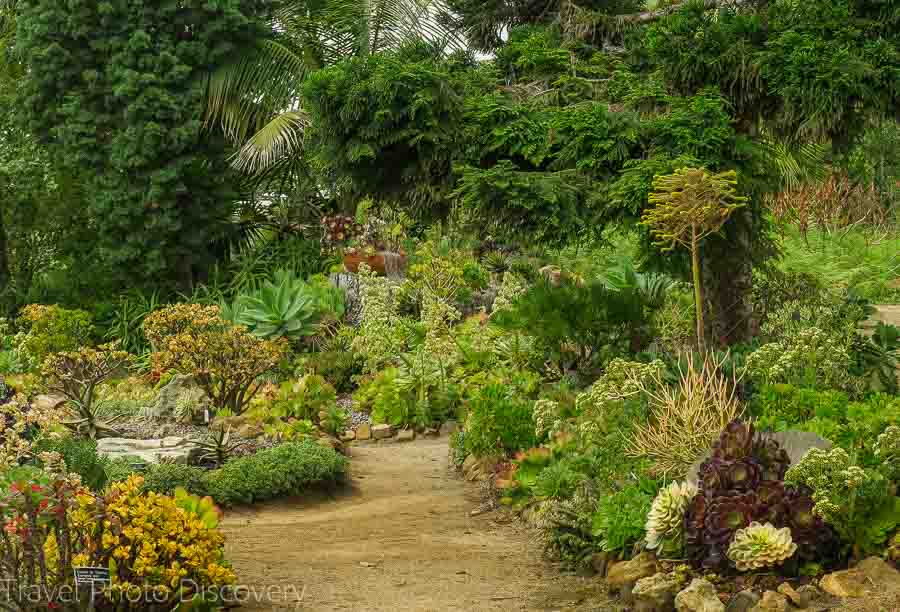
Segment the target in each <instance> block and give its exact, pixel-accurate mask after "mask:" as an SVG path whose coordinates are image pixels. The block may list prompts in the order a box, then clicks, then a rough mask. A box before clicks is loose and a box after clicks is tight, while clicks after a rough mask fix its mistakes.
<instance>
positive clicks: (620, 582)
mask: <svg viewBox="0 0 900 612" xmlns="http://www.w3.org/2000/svg"><path fill="white" fill-rule="evenodd" d="M656 569H657V567H656V555H654V554H653V553H651V552H642V553H641V554H639V555H637V556H636V557H634V558H633V559H630V560H628V561H622V562H621V563H616V564H615V565H613V566H612V567H610V568H609V570H608V572H607V574H606V583H607V584H608V585H609V586H611V587H613V588H618V589H621V588H622V587H624V586H625V585H627V584H634V583H636V582H637V581H638V580H640V579H641V578H649V577H650V576H653V575H654V574H656Z"/></svg>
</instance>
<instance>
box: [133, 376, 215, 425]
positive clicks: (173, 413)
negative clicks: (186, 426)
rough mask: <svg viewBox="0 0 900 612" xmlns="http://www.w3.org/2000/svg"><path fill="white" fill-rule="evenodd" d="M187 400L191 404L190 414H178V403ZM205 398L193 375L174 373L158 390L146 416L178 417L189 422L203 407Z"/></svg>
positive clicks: (154, 417)
mask: <svg viewBox="0 0 900 612" xmlns="http://www.w3.org/2000/svg"><path fill="white" fill-rule="evenodd" d="M185 402H187V403H188V404H189V405H191V407H192V410H191V411H190V414H179V413H180V412H183V410H182V409H179V403H181V404H183V403H185ZM204 403H205V399H204V396H203V393H202V391H200V390H199V388H198V387H197V383H196V382H195V381H194V377H193V376H188V375H186V374H176V375H175V376H173V377H172V380H170V381H169V382H168V383H166V386H164V387H163V388H162V389H160V391H159V395H158V396H157V397H156V401H155V402H153V405H152V406H150V407H149V408H147V412H146V414H147V417H149V418H151V419H175V418H179V417H180V420H183V421H185V422H190V421H191V420H192V419H193V415H194V414H195V413H197V412H198V411H200V410H202V409H203V408H204Z"/></svg>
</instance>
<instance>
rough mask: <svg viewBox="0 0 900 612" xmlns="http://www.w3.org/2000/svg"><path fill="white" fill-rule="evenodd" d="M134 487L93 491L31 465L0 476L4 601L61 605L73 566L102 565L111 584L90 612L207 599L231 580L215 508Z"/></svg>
mask: <svg viewBox="0 0 900 612" xmlns="http://www.w3.org/2000/svg"><path fill="white" fill-rule="evenodd" d="M142 486H143V478H141V477H139V476H132V477H131V478H129V479H128V480H127V481H125V482H120V483H116V484H114V485H112V486H111V487H110V488H109V489H108V490H107V492H106V493H104V494H103V495H94V494H92V493H91V492H90V491H89V490H88V489H86V488H84V487H82V486H80V485H79V484H78V483H77V482H75V481H72V480H69V479H66V478H60V477H57V476H54V475H52V474H49V473H47V472H42V471H40V470H38V469H37V468H27V467H26V468H15V469H13V470H9V471H7V472H6V473H4V474H3V476H2V477H0V521H2V524H3V530H2V532H0V564H2V565H3V567H4V570H5V571H4V577H9V578H11V579H12V584H11V585H9V586H10V588H9V589H8V591H9V593H10V594H11V596H12V597H28V594H29V593H33V592H36V591H37V592H40V593H45V594H47V595H48V597H54V598H57V599H58V601H47V602H45V603H47V604H48V605H50V604H54V603H55V604H59V603H69V602H66V601H64V600H65V598H66V597H67V596H68V595H70V594H74V593H75V592H76V591H75V589H74V588H73V584H72V581H73V571H72V569H73V568H74V567H103V568H108V569H109V571H110V578H111V584H110V585H108V586H107V587H106V588H105V589H104V590H103V592H102V594H100V596H99V598H98V599H97V601H96V602H95V603H96V609H98V610H106V609H121V605H122V604H127V608H128V609H129V610H142V609H144V610H150V609H154V610H155V609H165V610H170V609H173V608H174V607H175V606H176V605H178V603H179V602H186V601H194V602H199V601H203V602H206V603H215V601H211V599H213V600H214V599H215V595H216V594H221V593H222V592H223V591H224V590H225V589H227V588H228V587H229V585H232V584H233V583H234V582H235V575H234V572H233V571H232V570H231V568H230V567H229V565H228V563H227V562H226V561H225V559H224V536H223V534H222V533H221V532H220V531H219V530H218V529H216V528H215V527H216V525H217V524H218V516H219V511H218V509H217V508H215V506H214V505H212V503H211V500H208V499H204V500H201V499H199V498H197V499H194V498H193V496H190V495H187V494H186V493H183V492H182V493H180V494H179V496H178V498H173V497H169V496H165V495H160V494H157V493H152V492H150V493H144V492H142ZM7 570H8V571H7ZM38 589H39V590H38ZM84 595H85V594H84V593H82V594H81V596H82V597H83V596H84ZM21 603H22V604H23V605H24V604H25V603H26V602H24V601H23V602H21ZM23 609H26V608H23ZM27 609H31V608H27Z"/></svg>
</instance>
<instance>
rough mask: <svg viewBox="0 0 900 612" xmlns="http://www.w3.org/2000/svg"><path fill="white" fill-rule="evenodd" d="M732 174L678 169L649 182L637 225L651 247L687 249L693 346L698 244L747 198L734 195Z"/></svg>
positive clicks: (700, 327) (700, 335)
mask: <svg viewBox="0 0 900 612" xmlns="http://www.w3.org/2000/svg"><path fill="white" fill-rule="evenodd" d="M736 186H737V174H736V173H735V171H734V170H729V171H728V172H720V173H718V174H711V173H710V172H709V171H707V170H705V169H703V168H680V169H678V170H676V171H675V174H670V175H667V176H658V177H656V179H655V180H654V181H653V189H654V191H653V193H651V194H650V204H652V205H653V207H652V208H649V209H648V210H647V211H646V212H644V214H643V216H642V218H641V225H644V226H647V227H648V228H649V229H650V234H651V235H652V236H653V238H654V239H655V241H656V242H655V244H657V245H658V246H661V247H663V248H664V249H665V250H673V249H674V248H675V247H676V246H678V245H680V246H682V247H685V248H688V249H690V252H691V269H692V271H693V278H694V299H695V301H696V308H697V342H698V343H699V344H700V346H701V347H703V345H704V323H703V288H702V285H701V280H700V243H701V242H703V240H704V239H705V238H706V237H708V236H710V235H711V234H715V233H716V232H718V231H719V230H720V229H721V228H722V226H723V225H725V222H726V221H728V218H729V217H730V216H731V214H732V213H733V212H734V211H736V210H737V209H739V208H741V207H743V206H744V205H745V203H746V202H747V198H745V197H741V196H738V195H737V192H736V190H735V187H736Z"/></svg>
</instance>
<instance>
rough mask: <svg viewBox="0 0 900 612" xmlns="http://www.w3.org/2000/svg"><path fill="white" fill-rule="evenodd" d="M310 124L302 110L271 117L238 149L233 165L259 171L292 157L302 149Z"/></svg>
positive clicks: (245, 170)
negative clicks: (304, 133)
mask: <svg viewBox="0 0 900 612" xmlns="http://www.w3.org/2000/svg"><path fill="white" fill-rule="evenodd" d="M308 125H309V121H308V118H307V116H306V114H305V113H303V112H302V111H289V112H286V113H281V114H280V115H276V116H275V117H274V118H272V120H271V121H269V123H267V124H266V125H264V126H263V127H262V129H260V130H259V131H258V132H256V133H255V134H254V135H253V136H252V137H251V138H250V139H249V140H248V141H247V142H246V143H245V144H244V146H242V147H241V149H240V151H238V153H237V155H236V158H235V160H234V165H235V167H236V168H238V169H239V170H242V171H244V172H249V173H257V172H261V171H263V170H266V169H268V168H270V167H271V166H272V165H273V164H275V163H276V162H277V161H278V160H280V159H284V158H286V157H290V156H293V155H295V154H297V153H299V152H300V151H301V149H302V148H303V132H304V130H305V129H306V127H307V126H308Z"/></svg>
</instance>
